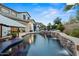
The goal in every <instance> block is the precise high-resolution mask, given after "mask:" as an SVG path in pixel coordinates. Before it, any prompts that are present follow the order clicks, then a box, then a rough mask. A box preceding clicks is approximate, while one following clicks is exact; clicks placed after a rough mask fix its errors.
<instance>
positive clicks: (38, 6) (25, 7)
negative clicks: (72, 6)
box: [4, 3, 75, 25]
mask: <svg viewBox="0 0 79 59" xmlns="http://www.w3.org/2000/svg"><path fill="white" fill-rule="evenodd" d="M4 5H5V6H8V7H9V8H12V9H14V10H16V11H18V12H26V11H27V12H28V13H29V14H30V15H31V18H33V19H34V20H35V21H37V22H42V23H43V24H45V25H47V24H48V23H49V22H51V23H53V21H54V19H55V18H56V17H60V18H62V22H65V21H68V19H69V16H70V15H74V14H75V10H70V11H68V12H65V11H63V9H64V7H65V6H66V3H5V4H4Z"/></svg>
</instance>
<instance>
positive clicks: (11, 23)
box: [0, 14, 25, 27]
mask: <svg viewBox="0 0 79 59" xmlns="http://www.w3.org/2000/svg"><path fill="white" fill-rule="evenodd" d="M0 24H2V25H6V26H13V27H25V26H24V25H23V24H21V23H19V22H17V21H14V20H12V19H10V18H7V17H5V16H2V15H1V14H0Z"/></svg>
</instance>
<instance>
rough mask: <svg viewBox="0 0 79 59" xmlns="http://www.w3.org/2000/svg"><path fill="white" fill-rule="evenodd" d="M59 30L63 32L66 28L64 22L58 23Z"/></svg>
mask: <svg viewBox="0 0 79 59" xmlns="http://www.w3.org/2000/svg"><path fill="white" fill-rule="evenodd" d="M57 30H60V31H61V32H62V31H63V30H64V26H63V25H62V24H58V25H57Z"/></svg>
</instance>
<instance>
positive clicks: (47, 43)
mask: <svg viewBox="0 0 79 59" xmlns="http://www.w3.org/2000/svg"><path fill="white" fill-rule="evenodd" d="M23 39H24V41H23V42H22V43H21V44H20V45H19V46H18V47H17V46H16V47H13V48H12V49H11V50H12V54H11V55H18V56H20V55H22V56H69V53H68V52H67V51H66V50H65V49H64V48H63V47H62V46H61V45H60V43H59V42H58V41H57V40H56V39H54V38H53V37H47V36H46V35H40V34H29V35H26V36H24V37H23ZM14 52H15V53H14Z"/></svg>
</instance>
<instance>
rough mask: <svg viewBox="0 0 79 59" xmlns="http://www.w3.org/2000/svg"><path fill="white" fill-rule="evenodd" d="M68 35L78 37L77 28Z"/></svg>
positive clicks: (78, 30) (78, 31)
mask: <svg viewBox="0 0 79 59" xmlns="http://www.w3.org/2000/svg"><path fill="white" fill-rule="evenodd" d="M70 35H71V36H74V37H78V38H79V28H76V29H73V30H72V31H71V33H70Z"/></svg>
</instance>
